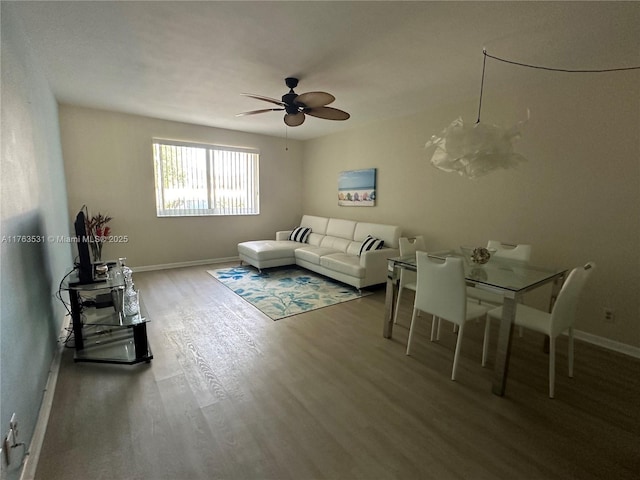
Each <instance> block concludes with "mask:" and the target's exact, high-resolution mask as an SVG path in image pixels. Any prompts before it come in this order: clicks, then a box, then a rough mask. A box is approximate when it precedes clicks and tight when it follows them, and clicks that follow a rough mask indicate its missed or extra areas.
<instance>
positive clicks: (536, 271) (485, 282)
mask: <svg viewBox="0 0 640 480" xmlns="http://www.w3.org/2000/svg"><path fill="white" fill-rule="evenodd" d="M435 255H437V256H440V257H447V256H455V257H461V258H463V259H464V260H465V261H464V262H463V264H464V276H465V280H466V282H467V285H468V286H471V287H474V288H479V289H482V290H486V291H489V292H492V293H495V294H498V295H501V296H502V297H503V309H502V319H501V321H500V327H499V332H498V345H497V350H496V359H495V367H494V374H493V382H492V391H493V393H494V394H496V395H499V396H503V395H504V393H505V386H506V381H507V370H508V366H509V356H510V350H511V337H512V335H513V322H514V319H515V315H516V309H517V308H518V302H519V301H520V299H521V298H522V295H524V294H525V293H526V292H529V291H531V290H534V289H536V288H539V287H541V286H543V285H546V284H549V283H552V291H551V298H550V302H549V311H550V310H551V308H552V306H553V303H554V301H555V299H556V297H557V295H558V293H559V292H560V288H561V287H562V283H563V282H564V279H565V276H566V275H567V270H566V269H563V268H545V267H539V266H534V265H531V264H530V263H527V262H522V261H518V260H507V259H501V258H491V259H490V260H489V262H487V263H485V264H484V265H479V264H475V263H473V262H472V261H470V260H469V259H468V258H467V257H465V256H464V255H463V253H462V252H460V251H456V250H447V251H439V252H437V253H436V254H435ZM402 269H407V270H411V271H416V270H417V266H416V258H415V255H410V256H406V257H395V258H390V259H389V260H388V271H387V286H386V297H385V317H384V325H383V331H382V334H383V336H384V337H385V338H392V334H393V317H394V311H393V310H394V308H395V304H396V298H397V294H398V281H399V278H400V271H401V270H402Z"/></svg>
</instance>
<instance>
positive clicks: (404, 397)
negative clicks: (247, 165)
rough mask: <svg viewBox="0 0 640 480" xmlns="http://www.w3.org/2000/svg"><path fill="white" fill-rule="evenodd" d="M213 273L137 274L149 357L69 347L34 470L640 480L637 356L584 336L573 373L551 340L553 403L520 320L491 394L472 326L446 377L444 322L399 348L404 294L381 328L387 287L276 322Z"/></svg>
mask: <svg viewBox="0 0 640 480" xmlns="http://www.w3.org/2000/svg"><path fill="white" fill-rule="evenodd" d="M207 268H211V267H189V268H179V269H173V270H166V271H157V272H143V273H137V274H136V275H135V280H136V285H137V286H138V287H139V288H140V289H141V292H142V295H141V298H142V299H143V301H144V302H145V305H146V308H147V311H148V313H149V316H150V318H151V323H150V324H149V327H148V332H149V340H150V344H151V347H152V349H153V354H154V359H153V361H152V362H151V363H150V364H141V365H134V366H116V365H95V364H75V363H73V360H72V357H73V352H72V351H71V350H67V351H65V354H64V355H63V359H62V362H61V370H60V373H59V376H58V385H57V387H56V394H55V398H54V402H53V409H52V412H51V415H50V419H49V424H48V428H47V432H46V435H45V440H44V444H43V447H42V452H41V455H40V459H39V464H38V468H37V471H36V478H37V479H42V480H56V479H65V480H66V479H88V478H91V479H92V480H93V479H99V478H103V479H109V480H125V479H127V480H128V479H132V480H134V479H135V480H147V479H148V480H156V479H171V480H192V479H193V480H196V479H241V480H244V479H279V480H287V479H291V480H300V479H409V478H410V479H414V478H420V479H430V478H433V479H450V478H451V479H456V478H473V479H484V478H486V479H495V478H505V479H512V478H519V479H566V478H576V479H577V478H579V479H596V478H616V479H627V478H628V479H631V478H637V473H638V471H640V450H639V447H638V445H640V409H639V408H638V405H640V380H639V379H638V371H639V369H640V361H638V360H637V359H633V358H630V357H627V356H624V355H620V354H617V353H613V352H610V351H607V350H603V349H601V348H598V347H595V346H593V345H590V344H586V343H583V342H579V341H577V342H576V350H575V353H576V365H575V377H574V378H568V377H567V376H566V366H567V357H566V339H563V338H561V339H560V340H559V341H558V355H557V378H556V398H555V399H554V400H550V399H549V398H548V396H547V395H548V391H547V389H548V383H547V362H548V357H547V355H546V354H544V352H543V351H542V349H541V345H542V337H541V336H539V335H536V334H533V333H528V332H527V333H525V335H524V336H523V337H518V336H517V335H516V336H514V339H513V346H512V356H511V364H510V368H509V380H508V383H507V394H506V396H505V397H497V396H495V395H493V394H492V393H491V378H492V367H493V363H492V362H493V355H490V357H489V365H488V366H487V368H482V366H481V365H480V356H481V351H482V335H483V325H482V324H481V323H479V324H477V325H475V324H470V325H469V326H468V328H467V329H466V331H465V338H464V339H463V345H462V352H461V358H460V364H459V371H458V380H457V381H456V382H452V381H451V380H450V375H451V367H452V361H453V350H454V347H455V342H456V339H457V337H456V335H455V333H454V332H453V331H452V329H451V328H450V325H448V324H444V325H443V328H442V335H441V339H440V341H438V342H430V341H429V335H430V329H431V319H430V317H428V316H422V317H420V319H419V320H420V322H419V324H418V326H417V328H416V336H415V347H414V349H413V351H412V355H411V356H406V355H405V348H406V339H407V333H408V331H407V327H408V322H409V320H410V316H411V298H410V296H409V295H407V298H405V299H404V302H403V305H402V308H401V311H400V319H399V324H398V325H397V326H396V327H395V328H394V338H393V339H391V340H389V339H384V338H383V337H382V321H383V316H384V289H383V288H376V289H374V293H373V295H370V296H367V297H364V298H360V299H357V300H353V301H350V302H345V303H343V304H339V305H335V306H331V307H326V308H322V309H320V310H316V311H312V312H308V313H305V314H301V315H296V316H293V317H288V318H285V319H282V320H279V321H277V322H274V321H272V320H271V319H269V318H268V317H267V316H265V315H264V314H262V313H261V312H260V311H258V310H257V309H255V307H253V306H252V305H250V304H248V303H247V302H245V301H244V300H242V299H241V298H240V297H238V296H237V295H235V294H234V293H233V292H231V290H229V289H228V288H226V287H225V286H224V285H222V284H221V283H219V282H217V281H216V280H215V279H213V278H212V277H211V276H210V275H208V274H207V273H206V270H207ZM492 335H493V339H492V342H491V348H492V349H495V345H496V344H495V341H496V338H497V325H493V326H492ZM492 353H493V352H492Z"/></svg>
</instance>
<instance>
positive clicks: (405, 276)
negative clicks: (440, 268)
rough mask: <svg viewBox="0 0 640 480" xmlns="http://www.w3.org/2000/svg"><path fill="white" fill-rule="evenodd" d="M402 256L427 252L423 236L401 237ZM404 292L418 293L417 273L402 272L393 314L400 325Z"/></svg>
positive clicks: (394, 321)
mask: <svg viewBox="0 0 640 480" xmlns="http://www.w3.org/2000/svg"><path fill="white" fill-rule="evenodd" d="M398 242H399V249H400V256H401V257H404V256H406V255H413V254H415V253H416V252H417V251H418V250H421V251H424V250H426V246H425V244H424V237H423V236H422V235H416V236H415V237H413V238H407V237H400V239H399V240H398ZM404 290H413V291H414V292H415V291H416V272H412V271H411V270H407V269H405V268H403V269H401V270H400V282H399V285H398V297H397V298H396V308H395V310H394V312H393V323H398V310H400V300H401V299H402V292H403V291H404Z"/></svg>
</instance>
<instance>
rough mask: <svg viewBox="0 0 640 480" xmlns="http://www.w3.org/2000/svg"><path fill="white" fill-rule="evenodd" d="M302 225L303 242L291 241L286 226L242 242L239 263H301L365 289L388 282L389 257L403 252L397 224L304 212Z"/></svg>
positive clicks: (261, 266)
mask: <svg viewBox="0 0 640 480" xmlns="http://www.w3.org/2000/svg"><path fill="white" fill-rule="evenodd" d="M300 227H303V228H302V229H299V230H298V231H297V232H296V233H298V236H297V238H298V239H299V240H302V241H296V240H290V238H291V234H292V232H294V230H287V231H280V232H276V239H275V240H255V241H249V242H242V243H239V244H238V255H239V257H240V262H241V263H242V262H246V263H248V264H250V265H253V266H254V267H255V268H257V269H258V270H262V269H263V268H271V267H278V266H284V265H298V266H300V267H303V268H306V269H308V270H311V271H314V272H316V273H319V274H321V275H325V276H327V277H330V278H333V279H335V280H338V281H340V282H343V283H346V284H348V285H352V286H354V287H356V288H358V289H361V288H364V287H368V286H371V285H377V284H380V283H385V282H386V280H387V259H388V258H391V257H397V256H398V255H399V254H400V252H399V250H398V239H399V238H400V234H401V232H400V227H398V226H395V225H382V224H378V223H367V222H357V221H354V220H345V219H340V218H328V217H318V216H313V215H304V216H303V217H302V220H301V221H300ZM304 227H306V228H309V229H310V230H309V232H304ZM302 233H306V235H302Z"/></svg>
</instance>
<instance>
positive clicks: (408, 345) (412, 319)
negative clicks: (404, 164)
mask: <svg viewBox="0 0 640 480" xmlns="http://www.w3.org/2000/svg"><path fill="white" fill-rule="evenodd" d="M417 311H418V309H417V308H414V309H413V313H412V314H411V326H410V327H409V339H408V340H407V355H411V341H412V340H413V330H414V327H415V325H416V312H417Z"/></svg>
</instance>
